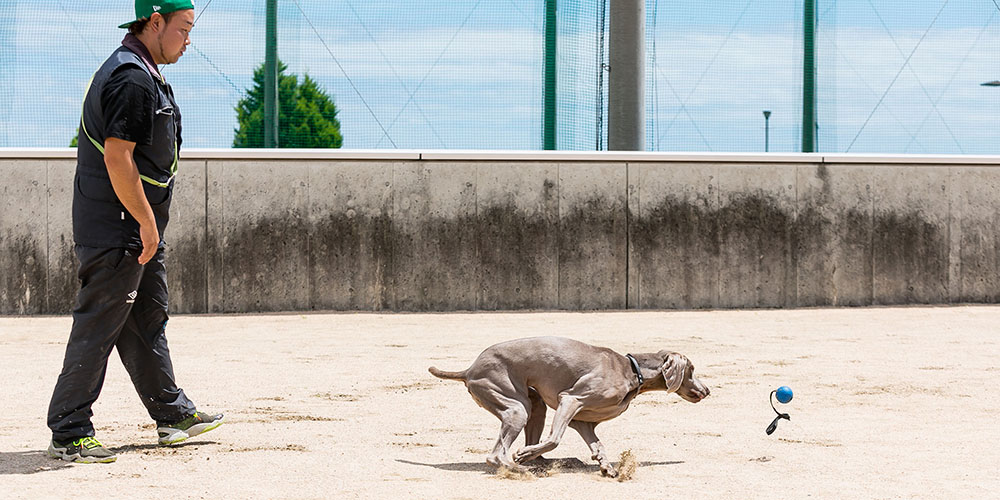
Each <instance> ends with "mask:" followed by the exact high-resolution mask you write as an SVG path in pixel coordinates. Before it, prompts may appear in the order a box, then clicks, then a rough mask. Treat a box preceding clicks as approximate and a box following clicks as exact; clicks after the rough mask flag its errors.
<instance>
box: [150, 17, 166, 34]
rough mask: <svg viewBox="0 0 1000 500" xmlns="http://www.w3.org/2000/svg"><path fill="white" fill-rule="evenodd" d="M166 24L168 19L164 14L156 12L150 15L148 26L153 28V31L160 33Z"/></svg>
mask: <svg viewBox="0 0 1000 500" xmlns="http://www.w3.org/2000/svg"><path fill="white" fill-rule="evenodd" d="M166 25H167V20H166V18H164V17H163V14H160V13H159V12H154V13H153V15H151V16H149V24H148V26H149V27H150V28H152V29H153V33H158V32H159V31H160V30H162V29H163V28H164V27H165V26H166Z"/></svg>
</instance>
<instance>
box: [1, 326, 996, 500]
mask: <svg viewBox="0 0 1000 500" xmlns="http://www.w3.org/2000/svg"><path fill="white" fill-rule="evenodd" d="M70 323H71V319H70V318H69V317H46V318H12V317H2V318H0V380H2V384H3V393H4V397H5V399H6V401H7V403H6V404H5V408H4V409H3V411H2V412H0V483H2V485H3V488H2V490H0V491H2V493H0V496H3V497H5V498H45V497H56V496H59V497H66V496H73V497H77V498H88V497H95V498H101V497H106V498H337V499H340V498H435V499H483V498H504V499H509V498H575V499H578V498H651V497H663V498H666V497H679V498H708V499H715V498H810V497H811V498H866V499H874V498H996V495H997V491H1000V475H998V474H997V470H998V467H1000V446H998V445H997V443H998V442H1000V423H998V420H997V414H998V410H1000V404H998V403H1000V396H998V387H1000V344H998V342H1000V307H995V306H962V307H904V308H866V309H800V310H767V311H703V312H608V313H549V312H545V313H499V314H483V313H476V314H284V315H243V316H175V317H174V318H172V319H171V321H170V325H169V328H168V338H169V340H170V347H171V351H172V354H173V359H174V365H175V371H176V373H177V376H178V381H179V383H180V385H181V386H182V387H183V388H184V389H185V391H186V392H187V393H188V395H189V396H190V397H191V398H192V399H193V400H194V401H195V402H197V403H199V407H200V408H202V409H205V410H210V411H222V412H225V413H226V415H227V423H226V424H225V425H223V426H222V427H220V428H219V429H217V430H215V431H213V432H211V433H208V434H205V435H203V436H200V437H198V438H194V439H192V440H191V442H190V443H188V444H186V445H183V446H177V447H173V448H161V447H157V446H156V445H155V431H154V429H153V426H152V423H151V422H150V421H149V417H148V415H146V413H145V410H144V409H143V407H142V406H141V404H140V403H139V401H138V397H137V396H136V395H135V393H134V391H133V389H132V386H131V383H130V382H129V380H128V376H127V374H126V372H125V370H124V368H123V367H122V365H121V362H120V361H119V360H118V358H117V355H114V354H113V355H112V358H111V362H110V367H109V370H108V376H107V380H106V382H105V384H104V392H103V394H102V396H101V398H100V399H99V400H98V402H97V404H96V405H95V407H94V413H95V416H94V422H95V424H96V426H97V429H98V437H99V438H100V439H101V440H102V441H103V442H104V443H105V444H106V445H108V446H110V447H113V448H114V449H116V450H117V451H118V452H119V454H120V455H119V458H118V461H117V463H114V464H109V465H73V464H66V463H63V462H61V461H58V460H54V459H51V458H48V457H47V456H45V453H44V449H45V447H46V445H47V443H48V439H49V432H48V429H47V428H46V426H45V412H46V407H47V405H48V400H49V396H50V395H51V391H52V387H53V385H54V383H55V380H56V376H57V375H58V372H59V368H60V366H61V362H62V355H63V349H64V345H65V340H66V338H67V335H68V332H69V327H70ZM535 335H561V336H566V337H572V338H575V339H578V340H582V341H585V342H589V343H593V344H598V345H603V346H607V347H611V348H613V349H615V350H617V351H618V352H621V353H626V352H655V351H658V350H660V349H673V350H677V351H679V352H682V353H684V354H686V355H687V356H688V357H689V358H691V360H692V361H693V362H694V363H695V365H696V366H697V372H696V373H697V375H698V376H699V378H701V380H702V381H703V382H705V383H706V384H707V385H709V386H710V388H711V390H712V395H711V396H710V397H709V398H707V399H705V400H704V401H702V402H700V403H698V404H691V403H687V402H684V401H683V400H681V399H680V398H679V397H678V396H677V395H674V394H665V393H647V394H643V395H641V396H639V397H637V398H636V400H635V401H634V402H633V403H632V406H631V408H629V410H628V411H626V412H625V413H624V414H623V415H622V416H620V417H618V418H617V419H615V420H612V421H610V422H606V423H604V424H601V426H600V427H598V429H597V431H598V435H599V436H600V437H601V439H602V441H603V442H604V444H605V446H606V448H607V450H608V454H609V456H612V457H614V459H613V461H615V462H618V460H619V459H618V457H620V456H621V453H622V452H626V451H627V452H629V453H631V455H632V456H633V457H634V458H635V460H636V461H637V465H638V467H637V469H636V470H635V473H634V474H633V475H632V478H631V479H630V480H628V481H624V482H619V481H616V480H613V479H609V478H604V477H602V476H601V474H600V470H599V469H598V467H597V465H596V463H595V462H594V461H592V460H591V459H590V453H589V451H588V449H587V447H586V445H585V444H584V442H583V440H582V439H580V438H579V436H577V435H576V434H575V432H574V431H572V430H570V431H567V434H566V436H565V438H564V439H563V441H562V444H561V445H560V446H559V447H558V448H556V450H554V451H553V452H550V453H549V454H547V455H546V456H547V457H548V458H550V459H558V461H557V462H556V463H555V466H551V465H550V466H548V467H539V468H537V469H536V473H535V474H534V475H531V476H528V477H509V476H505V475H502V474H500V475H498V474H496V473H495V472H494V471H493V470H492V469H490V468H489V467H488V466H487V465H486V463H485V462H484V459H485V455H486V452H487V451H488V450H489V449H490V448H492V446H493V443H494V442H495V440H496V438H497V434H498V431H499V422H498V421H497V420H496V419H495V418H494V417H493V416H492V415H490V414H489V413H487V412H486V411H485V410H483V409H481V408H479V407H477V406H476V404H475V403H474V402H473V401H472V399H471V398H470V397H469V395H468V393H467V392H466V390H465V388H464V387H463V386H462V384H461V383H459V382H454V381H443V380H438V379H436V378H434V377H432V376H431V375H430V374H428V373H427V367H428V366H431V365H435V366H437V367H438V368H441V369H445V370H459V369H464V368H465V367H466V366H468V364H469V363H470V362H471V361H472V360H473V359H474V358H475V357H476V356H477V355H478V354H479V353H480V351H482V349H484V348H485V347H487V346H489V345H491V344H494V343H496V342H499V341H502V340H507V339H513V338H518V337H527V336H535ZM780 385H788V386H790V387H792V389H794V391H795V397H794V399H793V400H792V401H791V402H790V403H789V404H787V405H779V409H781V410H783V411H787V412H788V413H790V414H791V421H782V422H781V423H780V424H779V426H778V430H777V431H776V432H775V433H774V434H773V435H771V436H767V435H765V433H764V429H765V427H767V424H768V423H770V421H771V419H772V417H773V416H774V412H773V411H772V410H771V408H770V406H769V404H768V394H769V393H770V391H771V390H773V389H775V388H777V387H778V386H780ZM552 414H553V412H551V411H550V412H549V413H548V416H549V418H550V419H551V416H552ZM547 432H548V427H546V433H547ZM522 443H523V441H522V439H521V438H519V439H518V443H517V446H520V445H521V444H522Z"/></svg>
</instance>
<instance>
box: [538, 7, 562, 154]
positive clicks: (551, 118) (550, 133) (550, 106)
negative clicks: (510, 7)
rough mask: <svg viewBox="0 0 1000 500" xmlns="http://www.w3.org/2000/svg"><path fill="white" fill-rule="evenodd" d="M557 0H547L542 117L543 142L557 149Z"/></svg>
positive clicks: (546, 146)
mask: <svg viewBox="0 0 1000 500" xmlns="http://www.w3.org/2000/svg"><path fill="white" fill-rule="evenodd" d="M556 2H557V0H545V90H544V100H545V102H544V105H543V108H544V114H545V116H544V117H543V118H542V122H543V124H542V144H543V147H544V148H545V149H546V150H554V149H556V68H557V67H556V36H557V33H558V32H557V30H556V20H557V16H556V12H557V10H556Z"/></svg>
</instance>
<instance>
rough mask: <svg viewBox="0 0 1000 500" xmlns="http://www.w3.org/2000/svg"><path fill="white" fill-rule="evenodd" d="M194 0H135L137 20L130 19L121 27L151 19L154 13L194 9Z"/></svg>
mask: <svg viewBox="0 0 1000 500" xmlns="http://www.w3.org/2000/svg"><path fill="white" fill-rule="evenodd" d="M193 8H194V2H193V1H192V0H135V21H129V22H127V23H125V24H123V25H121V26H119V28H128V27H129V26H132V23H136V22H139V21H142V20H143V19H149V18H150V17H152V16H153V13H155V12H159V13H160V14H169V13H171V12H176V11H178V10H185V9H193Z"/></svg>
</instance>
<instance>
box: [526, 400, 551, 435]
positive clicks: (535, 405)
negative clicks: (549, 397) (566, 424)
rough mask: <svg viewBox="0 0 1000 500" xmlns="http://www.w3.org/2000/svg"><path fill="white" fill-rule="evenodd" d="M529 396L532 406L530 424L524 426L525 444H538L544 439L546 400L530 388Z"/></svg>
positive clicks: (529, 413)
mask: <svg viewBox="0 0 1000 500" xmlns="http://www.w3.org/2000/svg"><path fill="white" fill-rule="evenodd" d="M528 398H529V400H530V401H531V408H529V409H528V424H527V425H526V426H525V428H524V445H525V446H531V445H533V444H538V441H540V440H541V439H542V429H543V428H544V427H545V411H546V409H547V408H548V407H546V406H545V401H543V400H542V397H541V396H539V395H538V393H537V392H535V390H534V389H530V388H529V389H528Z"/></svg>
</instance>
